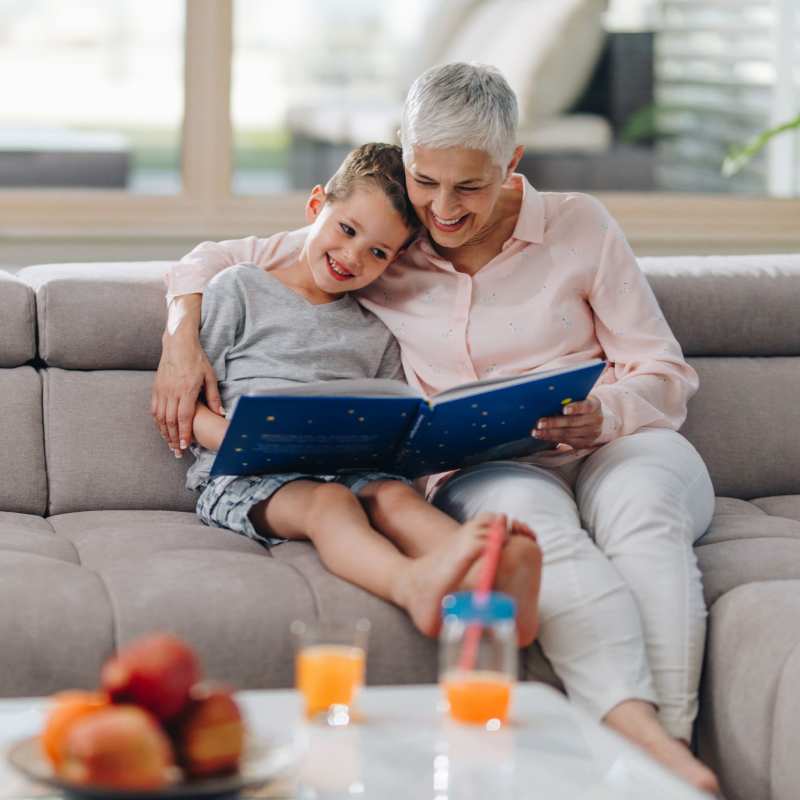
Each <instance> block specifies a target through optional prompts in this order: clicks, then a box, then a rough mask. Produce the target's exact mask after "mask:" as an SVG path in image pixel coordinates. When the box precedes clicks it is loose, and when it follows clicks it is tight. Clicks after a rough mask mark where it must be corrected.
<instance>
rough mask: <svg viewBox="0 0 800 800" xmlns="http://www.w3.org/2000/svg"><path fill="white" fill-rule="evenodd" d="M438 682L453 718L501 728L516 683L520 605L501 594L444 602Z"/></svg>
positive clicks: (467, 594) (471, 594) (473, 594)
mask: <svg viewBox="0 0 800 800" xmlns="http://www.w3.org/2000/svg"><path fill="white" fill-rule="evenodd" d="M442 614H443V624H442V631H441V634H440V637H439V642H440V645H439V682H440V684H441V686H442V690H443V692H444V696H445V699H446V701H447V707H448V709H449V712H450V716H451V717H452V718H453V719H455V720H457V721H458V722H465V723H469V724H476V725H485V726H487V727H488V728H490V729H491V728H497V727H500V726H501V725H503V724H505V723H506V722H507V721H508V711H509V706H510V703H511V690H512V687H513V685H514V683H515V682H516V679H517V659H518V648H517V627H516V622H515V616H516V605H515V603H514V600H513V598H511V597H509V596H508V595H505V594H502V593H500V592H488V593H485V594H484V595H479V594H478V593H477V592H458V593H457V594H452V595H448V596H447V597H445V598H444V600H443V602H442Z"/></svg>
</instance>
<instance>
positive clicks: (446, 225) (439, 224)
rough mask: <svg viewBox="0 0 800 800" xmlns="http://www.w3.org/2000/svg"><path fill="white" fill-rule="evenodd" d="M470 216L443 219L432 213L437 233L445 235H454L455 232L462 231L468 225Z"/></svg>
mask: <svg viewBox="0 0 800 800" xmlns="http://www.w3.org/2000/svg"><path fill="white" fill-rule="evenodd" d="M468 216H469V214H464V216H463V217H455V218H453V219H444V218H443V217H439V216H437V215H436V214H434V213H433V211H431V219H432V220H433V227H434V228H436V230H437V231H443V232H445V233H453V232H454V231H457V230H460V229H461V228H462V227H463V226H464V224H465V223H466V221H467V217H468Z"/></svg>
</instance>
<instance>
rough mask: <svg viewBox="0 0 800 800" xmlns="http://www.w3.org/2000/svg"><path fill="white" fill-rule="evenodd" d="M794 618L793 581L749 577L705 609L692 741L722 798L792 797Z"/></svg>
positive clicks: (799, 674)
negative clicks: (704, 637)
mask: <svg viewBox="0 0 800 800" xmlns="http://www.w3.org/2000/svg"><path fill="white" fill-rule="evenodd" d="M795 563H797V562H795ZM798 620H800V580H784V581H767V582H764V583H749V584H747V585H746V586H740V587H738V588H737V589H734V590H733V591H731V592H728V593H727V594H725V595H723V596H722V597H721V598H720V599H719V600H718V601H717V602H716V603H715V604H714V605H713V607H712V608H711V615H710V620H709V638H708V646H707V649H706V665H705V672H704V678H703V686H702V694H701V703H700V716H699V720H698V734H699V735H698V740H699V748H700V750H699V752H700V757H701V758H702V759H704V760H706V761H707V762H708V763H709V765H710V766H711V767H712V768H714V769H716V770H717V774H718V775H719V777H720V780H721V783H722V790H723V793H724V795H725V797H726V798H727V800H753V798H770V800H795V798H796V797H797V787H798V786H800V761H798V759H797V741H798V739H799V738H800V692H798V691H797V686H798V684H799V683H800V625H798Z"/></svg>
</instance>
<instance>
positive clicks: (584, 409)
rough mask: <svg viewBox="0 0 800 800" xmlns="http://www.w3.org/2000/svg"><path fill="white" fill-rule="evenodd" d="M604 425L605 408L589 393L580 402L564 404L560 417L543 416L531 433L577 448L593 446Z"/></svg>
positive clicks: (539, 437)
mask: <svg viewBox="0 0 800 800" xmlns="http://www.w3.org/2000/svg"><path fill="white" fill-rule="evenodd" d="M602 427H603V409H602V406H601V405H600V401H599V400H598V399H597V398H596V397H592V396H591V395H589V397H587V398H586V399H585V400H582V401H581V402H579V403H569V404H568V405H566V406H564V413H563V415H562V416H560V417H542V418H541V419H540V420H539V421H538V422H537V423H536V428H534V430H532V431H531V435H532V436H535V437H536V438H537V439H542V440H543V441H548V442H558V444H568V445H569V446H570V447H573V448H575V449H576V450H582V449H584V448H586V447H591V446H592V445H593V444H594V443H595V441H596V440H597V437H598V436H600V430H601V429H602Z"/></svg>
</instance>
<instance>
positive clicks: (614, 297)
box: [589, 209, 699, 444]
mask: <svg viewBox="0 0 800 800" xmlns="http://www.w3.org/2000/svg"><path fill="white" fill-rule="evenodd" d="M603 214H604V215H605V220H604V221H603V227H604V228H606V226H607V228H606V233H605V239H604V242H603V247H602V252H601V256H600V263H599V266H598V270H597V273H596V275H595V279H594V281H593V285H592V287H591V290H590V295H589V303H590V304H591V306H592V309H593V311H594V315H595V332H596V335H597V339H598V341H599V342H600V345H601V347H602V348H603V351H604V352H605V354H606V358H607V360H608V362H609V369H608V370H606V372H605V373H604V375H603V376H602V377H601V379H600V381H599V382H598V385H597V386H595V388H594V389H593V390H592V394H593V395H594V396H595V397H597V398H598V399H599V400H600V402H601V404H602V410H603V427H602V430H601V432H600V437H599V439H598V440H597V441H598V444H603V443H605V442H609V441H612V440H613V439H616V438H618V437H619V436H624V435H626V434H629V433H633V432H635V431H637V430H639V429H640V428H643V427H645V426H650V427H658V428H671V429H673V430H678V428H680V426H681V425H682V424H683V421H684V420H685V419H686V406H687V401H688V400H689V398H690V397H691V396H692V395H693V394H694V393H695V392H696V391H697V388H698V385H699V381H698V377H697V373H696V372H695V371H694V370H693V369H692V368H691V367H690V366H689V365H688V364H687V363H686V361H685V360H684V358H683V353H682V351H681V347H680V345H679V344H678V341H677V339H676V338H675V336H674V334H673V333H672V330H671V329H670V327H669V325H668V323H667V321H666V320H665V319H664V315H663V314H662V313H661V309H660V307H659V305H658V301H657V300H656V297H655V295H654V294H653V290H652V289H651V288H650V284H649V283H648V282H647V279H646V278H645V276H644V274H643V273H642V271H641V269H640V267H639V265H638V263H637V261H636V257H635V256H634V254H633V251H632V250H631V248H630V246H629V245H628V243H627V241H626V240H625V236H624V235H623V233H622V231H621V230H620V228H619V226H618V225H617V223H616V221H615V220H614V219H613V218H612V217H611V216H610V215H609V214H608V212H606V211H605V209H603Z"/></svg>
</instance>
